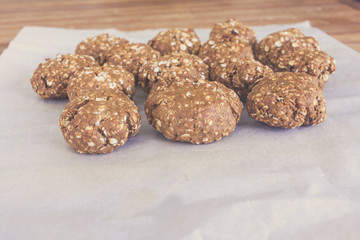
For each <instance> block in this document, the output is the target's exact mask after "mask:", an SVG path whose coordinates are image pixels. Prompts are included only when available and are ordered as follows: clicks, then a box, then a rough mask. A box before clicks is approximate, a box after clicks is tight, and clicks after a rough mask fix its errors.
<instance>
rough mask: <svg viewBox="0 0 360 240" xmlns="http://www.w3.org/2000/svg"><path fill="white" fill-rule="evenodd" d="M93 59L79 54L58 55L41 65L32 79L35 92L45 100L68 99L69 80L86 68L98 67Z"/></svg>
mask: <svg viewBox="0 0 360 240" xmlns="http://www.w3.org/2000/svg"><path fill="white" fill-rule="evenodd" d="M97 65H98V64H97V63H96V61H95V60H94V58H93V57H90V56H85V55H84V56H83V55H77V54H67V55H58V56H56V58H54V59H49V58H47V59H46V61H45V62H44V63H41V64H40V65H39V66H38V67H37V69H36V70H35V72H34V74H33V75H32V77H31V79H30V83H31V86H32V88H33V89H34V91H35V92H36V93H37V94H38V95H39V96H40V97H41V98H45V99H49V98H66V97H67V91H66V88H67V85H68V82H69V78H70V77H71V76H72V75H73V74H74V73H75V72H76V71H79V70H81V69H82V68H84V67H92V66H97Z"/></svg>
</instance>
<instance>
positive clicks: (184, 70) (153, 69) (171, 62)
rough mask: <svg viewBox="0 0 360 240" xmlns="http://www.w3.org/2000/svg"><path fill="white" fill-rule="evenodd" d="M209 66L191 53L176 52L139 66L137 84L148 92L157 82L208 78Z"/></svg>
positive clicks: (167, 82)
mask: <svg viewBox="0 0 360 240" xmlns="http://www.w3.org/2000/svg"><path fill="white" fill-rule="evenodd" d="M208 76H209V67H208V66H207V65H206V64H205V63H204V61H203V60H202V59H201V58H200V57H198V56H196V55H192V54H187V53H176V54H173V55H166V56H162V57H160V58H158V59H154V60H150V61H148V62H146V63H145V64H144V65H142V66H141V67H140V70H139V76H138V84H139V86H140V87H141V88H142V89H143V90H144V91H145V92H147V93H148V92H150V90H151V88H152V86H153V85H154V84H155V83H157V82H163V83H166V84H169V83H171V82H172V81H174V80H176V81H177V80H180V79H182V78H188V79H194V80H196V79H197V78H200V79H208Z"/></svg>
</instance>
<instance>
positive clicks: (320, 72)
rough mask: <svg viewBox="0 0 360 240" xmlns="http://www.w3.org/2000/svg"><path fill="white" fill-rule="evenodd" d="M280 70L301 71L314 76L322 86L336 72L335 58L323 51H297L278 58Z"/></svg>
mask: <svg viewBox="0 0 360 240" xmlns="http://www.w3.org/2000/svg"><path fill="white" fill-rule="evenodd" d="M277 69H278V71H289V72H301V73H307V74H309V75H312V76H314V77H315V78H316V79H317V81H318V85H319V87H320V88H323V87H324V85H325V83H326V82H327V81H328V80H329V77H330V74H332V73H333V72H335V70H336V64H335V59H334V58H332V57H331V56H329V55H328V54H327V53H326V52H323V51H317V50H316V51H309V50H303V51H296V52H294V53H288V54H283V55H281V56H280V57H279V58H278V60H277Z"/></svg>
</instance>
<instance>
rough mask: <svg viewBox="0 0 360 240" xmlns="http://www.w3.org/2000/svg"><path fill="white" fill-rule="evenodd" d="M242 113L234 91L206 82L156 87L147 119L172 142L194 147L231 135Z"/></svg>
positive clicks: (146, 103) (186, 82) (147, 108)
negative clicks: (188, 144)
mask: <svg viewBox="0 0 360 240" xmlns="http://www.w3.org/2000/svg"><path fill="white" fill-rule="evenodd" d="M242 110H243V105H242V103H241V101H240V99H239V97H238V96H237V95H236V93H235V92H234V91H233V90H231V89H228V88H226V87H225V86H224V85H222V84H221V83H218V82H209V81H206V80H202V79H199V80H198V81H197V82H190V81H179V82H173V83H171V84H170V85H163V84H156V85H155V86H154V87H153V88H152V90H151V92H150V94H149V96H148V98H147V99H146V101H145V113H146V116H147V118H148V121H149V123H150V124H151V125H152V126H153V127H154V128H155V129H156V130H158V131H159V132H160V133H161V134H163V135H164V136H165V137H166V138H168V139H170V140H173V141H179V142H188V143H192V144H202V143H211V142H213V141H216V140H219V139H221V138H222V137H224V136H227V135H229V134H230V133H231V132H232V131H233V130H234V129H235V127H236V124H237V122H238V121H239V120H240V115H241V112H242Z"/></svg>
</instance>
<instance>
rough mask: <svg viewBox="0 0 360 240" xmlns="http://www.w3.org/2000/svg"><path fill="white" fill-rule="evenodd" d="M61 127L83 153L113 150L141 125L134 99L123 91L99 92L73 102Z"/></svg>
mask: <svg viewBox="0 0 360 240" xmlns="http://www.w3.org/2000/svg"><path fill="white" fill-rule="evenodd" d="M59 126H60V129H61V131H62V133H63V135H64V139H65V141H66V142H67V143H68V144H69V145H70V146H71V147H72V148H73V149H74V150H76V151H77V152H79V153H90V154H95V153H109V152H112V151H113V150H115V149H116V148H118V147H120V146H122V145H124V144H125V143H126V141H127V139H128V138H129V137H132V136H134V135H136V133H137V132H138V130H139V128H140V114H139V111H138V108H137V107H136V106H135V104H134V102H133V101H131V100H130V99H129V98H128V97H127V96H126V95H125V94H124V93H122V92H113V91H96V92H92V93H91V94H89V95H87V96H86V97H78V98H75V99H73V100H72V101H70V102H69V103H68V104H67V105H66V106H65V109H64V110H63V112H62V114H61V116H60V119H59Z"/></svg>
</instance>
